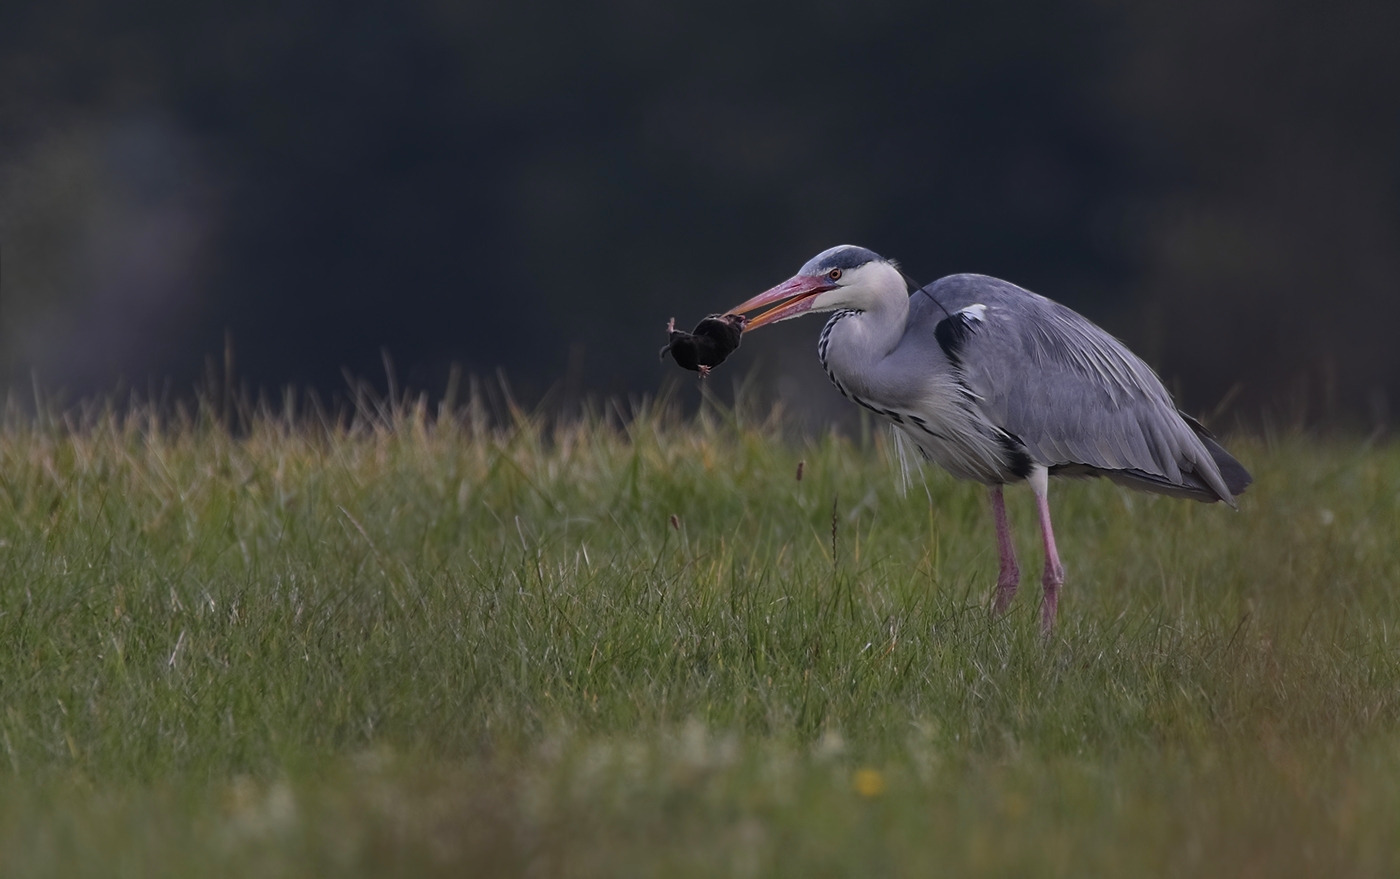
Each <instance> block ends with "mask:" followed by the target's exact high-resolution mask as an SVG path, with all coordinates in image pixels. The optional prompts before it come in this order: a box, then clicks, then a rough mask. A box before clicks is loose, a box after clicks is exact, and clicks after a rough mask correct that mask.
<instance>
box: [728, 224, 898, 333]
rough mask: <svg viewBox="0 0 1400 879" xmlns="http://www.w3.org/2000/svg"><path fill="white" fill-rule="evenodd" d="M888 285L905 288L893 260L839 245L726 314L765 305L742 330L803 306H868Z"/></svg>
mask: <svg viewBox="0 0 1400 879" xmlns="http://www.w3.org/2000/svg"><path fill="white" fill-rule="evenodd" d="M891 285H894V286H895V287H896V288H897V289H898V290H899V291H900V292H901V293H903V291H904V290H905V286H904V278H903V276H902V275H900V273H899V269H897V268H895V266H894V264H893V263H891V262H890V261H889V260H887V259H885V258H884V257H882V256H880V255H879V254H878V253H875V252H874V251H872V250H866V249H865V248H864V247H856V246H855V245H852V244H842V245H840V246H837V247H833V248H831V249H830V250H824V251H822V252H821V253H819V254H817V255H816V256H814V257H812V258H811V259H810V260H808V261H807V264H806V265H804V266H803V267H802V269H801V270H800V271H799V272H798V273H797V274H795V275H793V276H792V277H791V278H789V279H787V280H786V281H784V282H783V283H781V284H779V285H778V286H776V287H774V288H772V289H771V290H765V291H764V292H762V293H760V294H758V295H757V296H755V297H753V298H752V299H750V300H748V301H747V302H745V303H743V304H741V305H738V306H736V307H734V308H731V309H730V310H729V312H728V313H729V314H743V313H745V312H749V311H754V310H756V309H759V308H764V307H767V309H768V310H767V311H764V312H762V313H761V314H758V315H757V316H755V317H752V318H750V319H749V322H748V325H747V326H746V327H745V328H744V331H745V332H748V331H749V330H755V329H758V328H759V327H761V326H764V325H766V324H772V323H777V322H778V321H780V320H788V319H789V318H794V317H797V316H798V315H801V314H806V313H807V312H809V311H811V312H821V311H837V310H839V309H851V310H853V311H868V310H869V309H870V308H871V307H872V306H873V305H874V304H875V303H876V302H877V301H878V300H879V299H880V298H881V297H882V295H884V291H885V290H886V288H888V287H890V286H891Z"/></svg>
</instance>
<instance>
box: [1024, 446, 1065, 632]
mask: <svg viewBox="0 0 1400 879" xmlns="http://www.w3.org/2000/svg"><path fill="white" fill-rule="evenodd" d="M1048 475H1049V474H1047V473H1046V471H1045V469H1044V468H1042V467H1038V468H1036V469H1035V471H1033V472H1032V473H1031V476H1030V484H1031V491H1032V492H1033V493H1034V494H1035V509H1036V512H1037V513H1038V514H1039V515H1040V537H1041V539H1042V540H1044V541H1045V577H1044V578H1043V579H1042V581H1041V582H1042V583H1043V584H1044V586H1045V603H1044V604H1043V605H1041V607H1040V632H1041V634H1042V635H1049V634H1050V633H1051V632H1052V631H1054V629H1055V612H1056V610H1057V609H1058V608H1059V603H1060V587H1061V586H1063V585H1064V584H1065V567H1064V565H1062V564H1060V553H1059V551H1058V550H1056V549H1055V529H1054V528H1052V527H1051V525H1050V499H1049V497H1048V494H1049V486H1048V482H1049V479H1048V478H1047V477H1048Z"/></svg>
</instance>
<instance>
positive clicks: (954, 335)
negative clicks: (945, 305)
mask: <svg viewBox="0 0 1400 879" xmlns="http://www.w3.org/2000/svg"><path fill="white" fill-rule="evenodd" d="M972 332H973V321H972V319H971V318H969V317H968V316H967V315H965V314H963V313H962V312H961V311H959V312H957V313H955V314H953V315H950V316H949V317H945V318H943V320H941V321H939V322H938V325H937V326H935V327H934V328H933V337H934V338H935V339H937V340H938V347H940V348H942V349H943V353H944V354H947V355H948V359H949V360H951V361H953V364H954V365H961V363H962V358H961V356H960V355H961V354H962V349H963V347H964V346H966V345H967V340H968V339H969V338H971V336H972Z"/></svg>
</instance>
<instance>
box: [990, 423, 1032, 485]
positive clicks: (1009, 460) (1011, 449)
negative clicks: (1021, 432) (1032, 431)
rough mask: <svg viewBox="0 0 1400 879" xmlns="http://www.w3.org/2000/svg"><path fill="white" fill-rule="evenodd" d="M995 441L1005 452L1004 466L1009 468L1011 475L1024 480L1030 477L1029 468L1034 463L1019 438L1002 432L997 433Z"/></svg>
mask: <svg viewBox="0 0 1400 879" xmlns="http://www.w3.org/2000/svg"><path fill="white" fill-rule="evenodd" d="M997 440H998V442H1000V443H1001V447H1002V450H1003V451H1005V452H1006V466H1007V467H1008V468H1010V470H1011V475H1013V476H1015V477H1016V478H1017V479H1025V478H1026V477H1027V476H1030V475H1031V467H1033V466H1034V465H1035V462H1034V461H1032V460H1031V456H1030V455H1029V454H1027V453H1026V445H1025V443H1023V442H1021V439H1020V437H1017V436H1013V435H1012V434H1009V433H1007V432H1006V431H1004V430H998V431H997Z"/></svg>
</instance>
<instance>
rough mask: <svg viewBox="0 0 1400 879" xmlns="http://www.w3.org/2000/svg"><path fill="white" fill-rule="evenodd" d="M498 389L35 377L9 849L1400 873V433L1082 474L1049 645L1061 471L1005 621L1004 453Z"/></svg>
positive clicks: (83, 853)
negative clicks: (375, 391)
mask: <svg viewBox="0 0 1400 879" xmlns="http://www.w3.org/2000/svg"><path fill="white" fill-rule="evenodd" d="M473 411H475V410H474V409H472V408H470V407H468V408H464V409H463V410H462V411H461V412H459V413H457V414H456V415H454V416H453V417H449V418H444V419H432V418H427V417H425V415H424V413H423V411H422V410H421V408H420V409H414V408H412V407H399V408H398V409H397V410H395V411H393V412H388V413H384V412H381V413H380V414H379V415H376V416H374V417H366V418H364V419H361V420H359V421H357V422H356V423H355V425H354V426H353V427H346V426H341V427H335V428H327V427H326V426H325V425H324V424H320V425H314V424H313V426H306V425H305V424H303V425H302V426H298V427H288V426H287V424H286V423H285V422H283V421H280V420H279V419H278V418H276V417H275V416H272V415H263V416H258V417H255V418H253V419H251V422H250V423H249V424H248V425H247V429H246V431H243V432H240V435H239V436H238V437H237V438H234V437H231V436H230V435H229V433H228V432H226V431H224V430H222V429H221V428H219V427H217V426H216V420H215V419H213V418H212V417H208V416H197V417H194V418H192V419H189V420H186V421H183V422H181V421H179V420H176V421H174V422H169V421H167V422H166V423H165V425H164V426H163V427H160V428H155V427H152V426H151V422H150V420H149V419H147V418H144V417H143V416H142V415H141V414H140V413H139V412H136V413H130V414H126V415H123V416H122V417H116V416H113V415H111V414H110V413H108V414H102V413H92V412H89V413H87V414H86V415H84V416H82V417H81V418H70V419H68V420H63V419H58V418H56V417H54V416H46V417H43V418H40V419H38V420H35V419H33V418H30V417H28V416H21V415H18V414H16V413H15V412H14V411H11V413H10V414H9V415H8V416H7V417H6V419H5V421H4V424H3V427H0V874H3V875H5V876H58V875H62V876H81V875H102V876H110V875H128V876H143V877H145V876H193V875H201V876H211V875H257V876H310V875H335V876H354V875H375V876H380V875H405V876H432V875H513V874H528V875H537V876H544V875H551V876H552V875H564V876H642V875H665V876H690V875H736V876H804V877H807V876H928V875H950V876H974V875H1025V876H1086V875H1098V876H1140V875H1159V876H1267V877H1287V876H1340V875H1349V876H1393V875H1396V874H1397V872H1400V641H1398V640H1397V639H1400V597H1398V595H1397V589H1396V585H1397V582H1400V550H1398V549H1397V547H1396V538H1397V524H1400V448H1397V447H1395V446H1394V445H1391V444H1382V445H1372V446H1367V445H1365V444H1363V443H1361V442H1359V441H1357V442H1346V441H1336V440H1334V441H1320V440H1315V439H1307V438H1304V437H1302V436H1300V435H1287V436H1277V437H1271V438H1267V439H1254V440H1250V439H1245V438H1235V439H1234V440H1232V442H1231V446H1232V448H1233V449H1234V450H1235V451H1236V452H1237V454H1238V455H1239V456H1240V458H1241V459H1242V460H1244V461H1245V462H1246V464H1247V465H1248V466H1250V468H1251V469H1252V470H1253V472H1254V475H1255V477H1256V483H1255V485H1254V486H1253V487H1252V488H1251V489H1250V491H1249V493H1248V494H1247V495H1246V496H1245V497H1244V498H1243V500H1242V504H1241V507H1242V509H1241V512H1240V513H1238V514H1237V513H1234V512H1232V511H1230V510H1229V509H1227V508H1225V507H1223V506H1221V505H1215V506H1209V507H1208V506H1205V505H1201V504H1196V503H1191V502H1186V501H1176V500H1171V499H1165V498H1156V497H1151V496H1146V495H1141V494H1129V493H1126V492H1124V491H1122V490H1120V489H1118V488H1115V487H1114V486H1112V485H1109V484H1107V483H1104V482H1102V481H1096V482H1078V483H1074V482H1070V483H1059V484H1056V485H1055V486H1054V487H1053V488H1052V495H1051V499H1052V504H1053V506H1054V509H1055V511H1056V515H1057V525H1058V530H1059V537H1060V546H1061V551H1062V553H1063V555H1064V557H1065V559H1066V565H1067V567H1068V572H1069V578H1068V582H1067V585H1066V589H1065V593H1064V598H1063V600H1062V604H1061V610H1060V627H1059V629H1058V630H1057V631H1056V633H1055V637H1054V638H1053V640H1051V641H1050V642H1048V643H1042V641H1041V639H1040V638H1039V636H1038V632H1037V610H1038V602H1039V595H1038V591H1039V590H1038V577H1037V576H1036V574H1037V572H1038V569H1039V564H1040V561H1041V555H1040V550H1039V546H1038V539H1037V536H1036V532H1035V527H1034V518H1033V511H1032V508H1031V503H1030V498H1029V493H1028V492H1027V491H1025V489H1016V490H1013V491H1012V492H1010V494H1009V506H1010V507H1011V512H1012V519H1013V524H1014V526H1015V527H1016V529H1017V533H1018V538H1019V540H1018V545H1019V547H1020V550H1021V553H1022V559H1023V563H1024V564H1023V567H1024V568H1026V570H1027V571H1028V573H1027V576H1026V578H1025V581H1024V583H1023V590H1022V594H1021V596H1020V597H1019V598H1018V599H1017V601H1016V603H1015V605H1014V607H1013V611H1012V613H1011V614H1009V615H1008V616H1007V617H1005V618H1003V619H1000V620H995V621H993V620H991V619H989V617H988V614H987V610H986V609H987V606H988V599H989V597H990V593H991V591H992V588H993V582H994V580H995V573H996V554H995V548H994V547H995V544H994V540H993V535H992V526H991V522H990V515H989V513H988V511H987V508H986V503H985V495H984V492H983V490H982V489H981V488H980V487H978V486H975V485H969V484H963V483H957V482H954V481H953V480H952V479H950V478H949V477H947V476H945V475H944V474H942V473H941V472H938V471H933V470H930V471H929V472H927V473H925V474H923V475H922V476H921V475H919V474H917V473H915V475H914V478H913V484H912V486H911V487H909V489H908V490H907V491H905V492H903V493H901V490H900V485H899V483H900V478H899V467H898V463H897V460H896V458H895V456H894V455H892V454H891V452H890V450H889V449H888V448H887V447H886V446H887V444H886V442H885V441H884V440H883V439H882V438H880V437H877V438H876V439H875V440H873V441H872V442H871V443H869V444H868V447H867V448H861V447H860V444H859V443H854V442H852V441H849V440H845V439H841V438H839V437H834V436H833V437H828V438H824V439H821V440H816V441H795V440H791V439H788V440H785V439H783V438H782V437H781V436H780V434H779V432H778V431H777V430H776V429H775V428H774V427H773V426H772V425H771V424H769V425H763V424H746V423H744V422H743V420H742V419H740V418H738V417H737V416H735V415H734V414H733V413H730V412H722V411H718V410H709V411H708V412H707V413H706V414H703V415H702V416H701V417H699V418H698V419H696V420H693V421H682V420H679V419H676V418H671V417H666V416H663V415H657V414H654V413H648V412H642V413H640V414H639V415H638V416H637V417H636V419H635V420H632V421H629V422H628V423H627V425H626V426H625V427H624V426H621V425H622V421H621V419H618V418H613V419H611V420H609V419H606V418H603V417H601V416H598V417H594V418H591V419H586V420H584V421H582V422H580V423H578V424H575V425H573V426H566V427H559V428H557V429H545V428H543V427H541V426H540V425H539V424H538V423H536V422H535V421H534V420H532V419H530V418H528V417H524V416H519V417H517V419H516V422H515V424H514V426H512V427H509V428H504V429H490V428H487V427H486V426H485V421H484V420H482V419H481V418H479V417H474V416H473V414H472V413H473ZM75 420H76V421H78V422H81V424H79V425H77V426H75V425H74V421H75ZM799 462H803V463H802V470H803V478H802V479H801V481H798V479H797V478H796V473H797V470H798V467H799ZM833 509H834V511H835V515H834V516H833ZM833 523H834V525H833Z"/></svg>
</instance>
